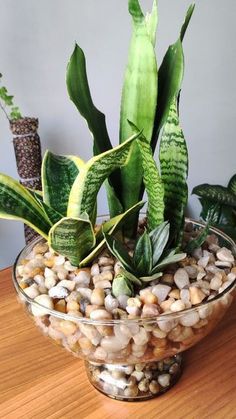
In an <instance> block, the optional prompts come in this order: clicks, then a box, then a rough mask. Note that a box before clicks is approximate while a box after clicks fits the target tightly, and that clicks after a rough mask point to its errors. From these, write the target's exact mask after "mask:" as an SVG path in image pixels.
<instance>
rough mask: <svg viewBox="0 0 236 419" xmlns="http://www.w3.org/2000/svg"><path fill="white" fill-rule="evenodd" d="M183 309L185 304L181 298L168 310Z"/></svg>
mask: <svg viewBox="0 0 236 419" xmlns="http://www.w3.org/2000/svg"><path fill="white" fill-rule="evenodd" d="M184 309H185V304H184V302H183V301H182V300H177V301H175V302H174V303H173V304H171V306H170V310H171V311H173V312H177V311H182V310H184Z"/></svg>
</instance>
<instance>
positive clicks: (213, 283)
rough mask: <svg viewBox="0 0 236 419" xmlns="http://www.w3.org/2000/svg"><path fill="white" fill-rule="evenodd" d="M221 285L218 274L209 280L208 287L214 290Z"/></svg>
mask: <svg viewBox="0 0 236 419" xmlns="http://www.w3.org/2000/svg"><path fill="white" fill-rule="evenodd" d="M221 285H222V279H221V278H220V277H219V276H214V277H213V278H212V280H211V282H210V288H211V289H212V290H214V291H218V289H219V288H220V287H221Z"/></svg>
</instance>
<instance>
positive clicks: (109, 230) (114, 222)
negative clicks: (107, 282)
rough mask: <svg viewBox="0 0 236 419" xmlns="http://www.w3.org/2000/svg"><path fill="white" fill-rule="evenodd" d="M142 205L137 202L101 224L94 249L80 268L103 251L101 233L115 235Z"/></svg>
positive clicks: (103, 241)
mask: <svg viewBox="0 0 236 419" xmlns="http://www.w3.org/2000/svg"><path fill="white" fill-rule="evenodd" d="M143 205H144V202H142V201H141V202H138V204H136V205H134V206H133V207H132V208H130V209H129V210H127V211H126V212H125V213H123V214H120V215H117V216H116V217H114V218H111V219H110V220H108V221H106V222H105V223H104V224H102V225H101V228H100V229H99V230H98V231H97V233H96V247H95V248H94V249H93V250H92V251H91V252H90V253H89V255H88V256H86V257H85V258H84V259H83V260H82V261H81V263H80V266H86V265H88V264H89V263H90V262H92V260H94V259H95V257H96V256H97V255H98V254H99V253H100V252H101V250H102V249H103V247H104V245H105V243H106V240H105V239H104V236H103V233H105V234H109V235H112V234H115V233H116V232H117V231H119V230H120V229H121V228H122V226H123V225H124V223H126V222H129V218H130V216H132V215H133V214H134V213H135V212H138V211H139V210H140V209H141V208H142V207H143Z"/></svg>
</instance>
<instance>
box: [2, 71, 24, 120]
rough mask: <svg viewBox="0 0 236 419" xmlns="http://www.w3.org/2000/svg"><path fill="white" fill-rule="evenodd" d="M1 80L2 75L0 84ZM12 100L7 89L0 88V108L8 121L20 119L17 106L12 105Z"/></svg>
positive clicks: (12, 97)
mask: <svg viewBox="0 0 236 419" xmlns="http://www.w3.org/2000/svg"><path fill="white" fill-rule="evenodd" d="M1 79H2V74H0V82H1ZM13 99H14V96H11V95H9V93H8V91H7V88H6V87H5V86H0V107H1V109H2V110H3V112H4V113H5V115H6V117H7V119H9V120H17V119H20V118H22V116H21V113H20V110H19V108H18V106H15V105H14V102H13Z"/></svg>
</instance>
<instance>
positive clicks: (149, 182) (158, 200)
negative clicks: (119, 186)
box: [129, 121, 164, 231]
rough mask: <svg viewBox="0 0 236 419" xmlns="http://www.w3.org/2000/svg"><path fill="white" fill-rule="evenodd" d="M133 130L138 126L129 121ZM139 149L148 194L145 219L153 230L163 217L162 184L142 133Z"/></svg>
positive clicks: (136, 130)
mask: <svg viewBox="0 0 236 419" xmlns="http://www.w3.org/2000/svg"><path fill="white" fill-rule="evenodd" d="M129 123H130V125H131V126H132V128H133V130H134V132H138V128H137V127H136V126H135V125H134V124H133V123H131V122H130V121H129ZM137 142H138V146H139V151H140V154H141V156H142V167H143V182H144V185H145V187H146V191H147V196H148V208H147V220H148V230H149V231H150V230H153V229H154V228H155V227H156V226H158V225H159V224H161V223H162V222H163V219H164V186H163V183H162V180H161V177H160V175H159V171H158V168H157V165H156V162H155V160H154V158H153V155H152V149H151V147H150V144H149V143H148V141H147V140H146V138H145V137H144V135H143V134H141V135H140V136H139V139H138V141H137Z"/></svg>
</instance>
